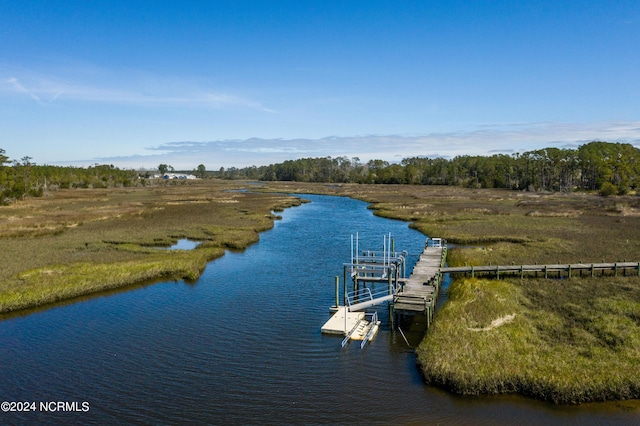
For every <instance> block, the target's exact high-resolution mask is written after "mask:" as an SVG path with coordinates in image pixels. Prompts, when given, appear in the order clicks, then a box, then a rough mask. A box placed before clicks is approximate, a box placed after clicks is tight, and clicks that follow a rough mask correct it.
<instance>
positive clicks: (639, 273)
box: [471, 263, 640, 278]
mask: <svg viewBox="0 0 640 426" xmlns="http://www.w3.org/2000/svg"><path fill="white" fill-rule="evenodd" d="M638 275H640V263H638ZM471 278H473V265H471Z"/></svg>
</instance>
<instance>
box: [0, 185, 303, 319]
mask: <svg viewBox="0 0 640 426" xmlns="http://www.w3.org/2000/svg"><path fill="white" fill-rule="evenodd" d="M243 185H246V184H243V183H242V182H219V181H199V182H195V183H189V184H184V185H180V186H173V185H169V186H159V187H147V188H133V189H132V188H129V189H99V190H95V189H87V190H61V191H56V192H51V193H50V194H49V196H48V197H44V198H39V199H28V200H26V201H24V202H20V203H17V204H14V205H12V206H7V207H0V243H1V244H2V250H0V264H1V265H2V268H1V269H0V313H6V312H10V311H15V310H20V309H26V308H32V307H34V306H39V305H42V304H47V303H52V302H56V301H60V300H64V299H67V298H72V297H77V296H80V295H85V294H90V293H92V292H99V291H103V290H106V289H112V288H117V287H120V286H127V285H131V284H134V283H138V282H142V281H149V280H157V279H165V278H186V279H195V278H197V276H199V274H200V272H201V271H202V269H204V266H205V265H206V262H207V261H208V260H211V259H213V258H215V257H217V256H221V255H222V254H223V253H224V250H225V249H234V250H241V249H244V248H246V247H247V246H248V245H250V244H252V243H254V242H256V241H258V239H259V233H260V232H262V231H265V230H267V229H270V228H271V227H272V226H273V221H274V220H275V219H276V216H275V215H273V214H272V211H277V210H282V209H284V208H286V207H289V206H293V205H298V204H300V203H301V201H300V200H299V199H297V198H294V197H288V196H285V195H282V194H252V193H240V192H227V191H228V190H230V189H236V188H238V187H240V188H241V187H242V186H243ZM180 238H189V239H192V240H198V241H202V244H201V245H200V246H199V247H198V248H197V249H194V250H190V251H171V252H167V251H162V250H157V248H156V247H167V246H170V245H171V244H174V243H175V242H176V241H177V240H178V239H180Z"/></svg>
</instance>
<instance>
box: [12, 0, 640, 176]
mask: <svg viewBox="0 0 640 426" xmlns="http://www.w3.org/2000/svg"><path fill="white" fill-rule="evenodd" d="M639 34H640V2H638V1H637V0H633V1H625V0H621V1H609V0H607V1H562V0H555V1H536V0H530V1H522V2H520V1H442V0H441V1H428V0H422V1H375V0H368V1H356V0H353V1H305V0H295V1H286V0H272V1H258V0H252V1H243V0H234V1H187V0H184V1H162V0H156V1H134V0H128V1H116V0H111V1H81V2H77V1H55V0H49V1H29V0H24V1H15V0H0V40H2V43H0V148H2V149H4V150H5V151H6V154H7V155H8V156H9V157H10V158H11V159H21V158H22V157H24V156H29V157H32V158H33V160H32V161H35V162H36V163H38V164H43V163H47V164H73V165H78V166H87V165H90V164H93V163H109V164H114V165H117V166H120V167H132V168H139V167H145V168H153V167H155V166H157V165H158V164H160V163H167V164H170V165H172V166H174V167H175V168H182V169H194V168H196V167H197V165H198V164H205V166H206V167H207V168H208V169H211V170H217V169H218V168H219V167H221V166H223V167H227V168H228V167H230V166H236V167H244V166H250V165H263V164H270V163H274V162H281V161H284V160H286V159H294V158H301V157H324V156H332V157H336V156H347V157H349V158H351V157H358V158H360V159H361V160H362V161H368V160H369V159H372V158H375V159H383V160H387V161H390V162H392V161H399V160H401V159H402V158H406V157H411V156H429V157H434V156H443V157H453V156H456V155H465V154H469V155H476V154H481V155H490V154H492V153H497V152H499V153H506V154H510V153H513V152H524V151H527V150H533V149H539V148H544V147H550V146H555V147H575V146H578V145H580V144H583V143H586V142H589V141H591V140H608V141H612V142H614V141H615V142H627V143H632V144H634V145H635V146H638V147H640V53H639V52H640V36H639Z"/></svg>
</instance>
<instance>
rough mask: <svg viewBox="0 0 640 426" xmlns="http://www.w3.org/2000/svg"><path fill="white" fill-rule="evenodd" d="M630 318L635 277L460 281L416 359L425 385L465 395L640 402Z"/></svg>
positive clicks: (639, 337) (638, 300)
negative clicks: (506, 393)
mask: <svg viewBox="0 0 640 426" xmlns="http://www.w3.org/2000/svg"><path fill="white" fill-rule="evenodd" d="M638 312H640V279H638V278H607V280H606V282H602V281H601V280H599V279H591V278H589V279H586V278H585V279H579V278H574V279H570V280H562V281H559V280H533V279H530V280H523V281H510V280H501V281H497V280H480V279H471V278H467V279H461V280H458V281H456V282H455V283H453V284H452V286H451V287H450V289H449V300H448V302H447V303H446V304H445V305H444V306H443V307H442V309H441V310H440V312H439V313H438V317H437V320H436V321H435V323H434V325H433V326H432V329H431V330H429V332H428V334H427V336H426V338H425V339H424V340H423V342H422V343H421V344H420V346H419V347H418V349H417V355H418V360H419V364H420V366H421V369H422V371H423V374H424V377H425V380H426V382H427V383H432V384H437V385H440V386H443V387H446V388H447V389H450V390H452V391H454V392H456V393H460V394H464V395H479V394H496V393H505V392H517V393H521V394H524V395H529V396H532V397H536V398H540V399H544V400H547V401H552V402H555V403H571V404H575V403H581V402H587V401H604V400H612V399H631V398H640V369H638V365H640V320H639V314H638ZM511 315H515V316H514V317H513V320H511V321H505V322H504V323H502V324H501V325H498V326H493V327H492V326H491V324H492V322H494V321H495V320H496V319H500V318H505V317H508V316H511ZM494 324H495V323H494Z"/></svg>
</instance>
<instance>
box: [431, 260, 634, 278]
mask: <svg viewBox="0 0 640 426" xmlns="http://www.w3.org/2000/svg"><path fill="white" fill-rule="evenodd" d="M440 272H441V273H443V274H446V273H449V274H465V275H467V274H469V275H471V276H472V277H474V276H476V275H489V276H494V277H495V278H498V279H499V278H500V276H501V275H502V276H504V275H507V274H508V275H511V276H519V277H520V278H524V277H525V275H526V276H531V275H533V276H535V277H544V278H556V277H557V278H560V277H568V278H571V277H572V276H585V275H586V276H592V277H593V276H598V275H599V276H602V275H605V274H610V275H613V276H618V275H620V274H622V275H628V274H634V275H635V274H637V275H640V262H614V263H565V264H553V265H488V266H487V265H484V266H456V267H442V268H440Z"/></svg>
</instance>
